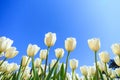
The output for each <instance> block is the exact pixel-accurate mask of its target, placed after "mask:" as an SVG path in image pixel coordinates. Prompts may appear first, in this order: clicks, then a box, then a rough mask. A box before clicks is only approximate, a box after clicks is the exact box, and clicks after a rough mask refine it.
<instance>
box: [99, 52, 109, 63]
mask: <svg viewBox="0 0 120 80" xmlns="http://www.w3.org/2000/svg"><path fill="white" fill-rule="evenodd" d="M99 57H100V59H101V61H102V62H104V63H107V62H109V61H110V55H109V53H108V52H106V51H103V52H101V53H100V54H99Z"/></svg>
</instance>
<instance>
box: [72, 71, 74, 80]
mask: <svg viewBox="0 0 120 80" xmlns="http://www.w3.org/2000/svg"><path fill="white" fill-rule="evenodd" d="M72 80H74V69H73V70H72Z"/></svg>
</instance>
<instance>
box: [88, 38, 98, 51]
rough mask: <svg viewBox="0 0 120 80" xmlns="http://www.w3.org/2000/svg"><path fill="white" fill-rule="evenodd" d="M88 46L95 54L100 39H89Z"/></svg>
mask: <svg viewBox="0 0 120 80" xmlns="http://www.w3.org/2000/svg"><path fill="white" fill-rule="evenodd" d="M88 46H89V48H90V49H91V50H92V51H94V52H97V51H98V50H99V49H100V39H98V38H92V39H89V40H88Z"/></svg>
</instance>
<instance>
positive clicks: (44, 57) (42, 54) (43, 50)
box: [40, 49, 48, 60]
mask: <svg viewBox="0 0 120 80" xmlns="http://www.w3.org/2000/svg"><path fill="white" fill-rule="evenodd" d="M47 55H48V53H47V49H42V50H40V59H42V60H45V59H46V58H47Z"/></svg>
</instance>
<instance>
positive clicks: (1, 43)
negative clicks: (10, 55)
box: [0, 37, 13, 53]
mask: <svg viewBox="0 0 120 80" xmlns="http://www.w3.org/2000/svg"><path fill="white" fill-rule="evenodd" d="M12 44H13V40H11V39H9V38H6V37H0V53H1V52H5V51H6V50H7V49H8V48H10V47H11V45H12Z"/></svg>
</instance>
